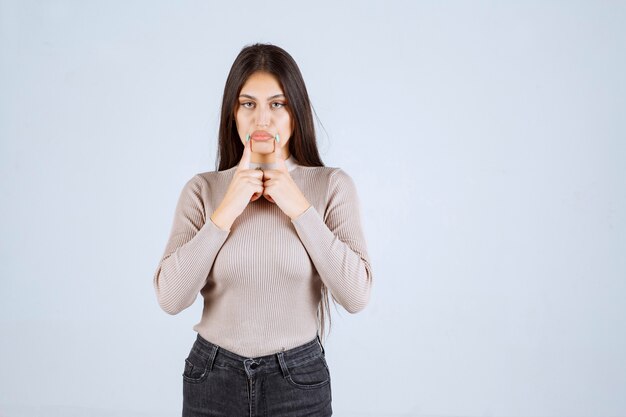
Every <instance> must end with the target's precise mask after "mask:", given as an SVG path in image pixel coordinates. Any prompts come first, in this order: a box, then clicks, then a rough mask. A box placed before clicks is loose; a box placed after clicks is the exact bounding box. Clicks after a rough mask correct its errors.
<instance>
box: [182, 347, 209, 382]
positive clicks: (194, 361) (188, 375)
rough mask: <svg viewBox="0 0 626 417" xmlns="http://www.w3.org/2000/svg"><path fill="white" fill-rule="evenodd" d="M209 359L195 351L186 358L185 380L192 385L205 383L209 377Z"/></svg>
mask: <svg viewBox="0 0 626 417" xmlns="http://www.w3.org/2000/svg"><path fill="white" fill-rule="evenodd" d="M208 365H209V358H206V357H203V356H201V355H199V354H198V353H196V352H195V351H194V350H192V351H191V352H189V356H187V358H185V368H184V370H183V380H185V381H186V382H189V383H192V384H198V383H201V382H204V380H205V379H206V378H207V376H208V375H209V366H208Z"/></svg>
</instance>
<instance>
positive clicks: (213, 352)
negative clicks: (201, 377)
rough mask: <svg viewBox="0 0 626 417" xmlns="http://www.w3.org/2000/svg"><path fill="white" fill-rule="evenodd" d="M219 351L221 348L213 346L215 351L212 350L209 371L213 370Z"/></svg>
mask: <svg viewBox="0 0 626 417" xmlns="http://www.w3.org/2000/svg"><path fill="white" fill-rule="evenodd" d="M218 349H219V346H217V345H213V349H212V350H211V353H210V354H209V371H212V370H213V363H214V362H215V357H216V356H217V350H218Z"/></svg>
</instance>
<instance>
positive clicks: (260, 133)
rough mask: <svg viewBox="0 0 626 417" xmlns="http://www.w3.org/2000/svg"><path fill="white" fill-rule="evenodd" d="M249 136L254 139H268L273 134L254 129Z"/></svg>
mask: <svg viewBox="0 0 626 417" xmlns="http://www.w3.org/2000/svg"><path fill="white" fill-rule="evenodd" d="M250 137H251V138H252V139H254V140H269V139H272V138H273V137H274V136H273V135H272V134H270V133H269V132H265V131H263V130H255V131H254V132H253V133H252V135H250Z"/></svg>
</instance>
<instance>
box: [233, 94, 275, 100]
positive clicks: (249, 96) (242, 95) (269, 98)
mask: <svg viewBox="0 0 626 417" xmlns="http://www.w3.org/2000/svg"><path fill="white" fill-rule="evenodd" d="M239 97H247V98H251V99H252V100H256V97H254V96H251V95H250V94H240V95H239ZM278 97H285V95H284V94H274V95H273V96H271V97H268V98H267V99H268V100H271V99H273V98H278Z"/></svg>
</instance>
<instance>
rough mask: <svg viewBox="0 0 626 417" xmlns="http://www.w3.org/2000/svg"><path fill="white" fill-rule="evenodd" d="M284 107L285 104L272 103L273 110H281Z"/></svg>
mask: <svg viewBox="0 0 626 417" xmlns="http://www.w3.org/2000/svg"><path fill="white" fill-rule="evenodd" d="M282 107H285V103H279V102H277V101H276V102H274V103H272V108H274V109H280V108H282Z"/></svg>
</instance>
